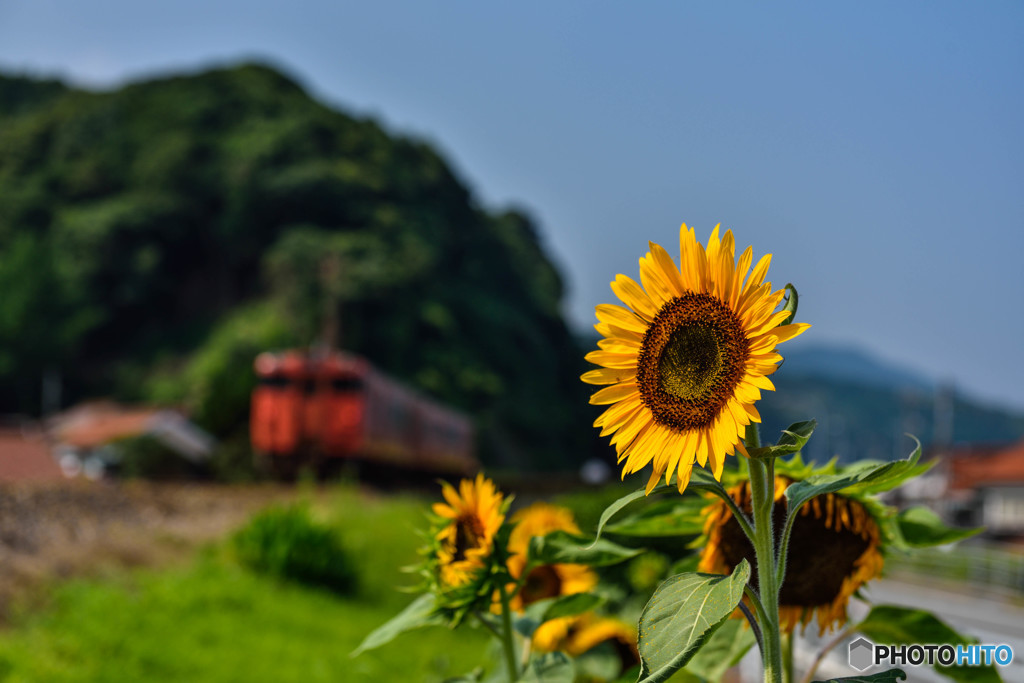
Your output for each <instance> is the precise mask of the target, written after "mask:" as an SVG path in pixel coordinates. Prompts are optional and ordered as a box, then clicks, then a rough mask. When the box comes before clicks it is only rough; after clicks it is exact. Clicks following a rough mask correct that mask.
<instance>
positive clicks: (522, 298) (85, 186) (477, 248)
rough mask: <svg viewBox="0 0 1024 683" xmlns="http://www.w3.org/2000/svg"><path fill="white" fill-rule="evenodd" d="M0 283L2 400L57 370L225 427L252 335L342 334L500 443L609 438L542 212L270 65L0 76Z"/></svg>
mask: <svg viewBox="0 0 1024 683" xmlns="http://www.w3.org/2000/svg"><path fill="white" fill-rule="evenodd" d="M0 288H2V291H3V292H4V294H3V297H2V298H0V383H2V384H3V385H4V386H14V387H17V389H16V391H13V392H6V391H5V392H3V393H2V395H0V412H9V411H22V412H29V413H37V412H38V411H39V406H40V403H39V400H40V397H39V391H40V389H39V386H40V377H41V376H42V375H43V373H45V372H47V371H48V370H49V371H53V370H58V371H59V372H60V373H61V375H62V377H63V379H64V386H65V402H68V401H71V400H75V399H79V398H82V397H87V396H94V395H115V396H119V397H122V398H127V399H154V398H156V399H163V400H173V401H184V402H186V403H188V404H189V405H190V406H191V407H192V408H193V410H194V411H196V414H197V417H198V418H199V419H200V421H202V422H204V423H205V424H206V425H207V426H208V427H210V428H211V429H213V430H214V431H216V432H218V433H222V434H224V433H227V432H230V431H232V430H236V431H237V430H238V429H239V425H244V420H245V409H246V405H247V403H246V395H247V390H246V389H245V387H247V386H250V384H249V383H250V382H251V362H252V355H253V354H254V353H255V352H258V351H259V350H261V349H262V348H265V347H274V346H277V347H280V346H285V345H299V346H301V345H308V344H313V343H317V342H323V341H327V342H330V341H332V338H333V340H337V341H340V343H341V345H342V346H343V347H344V348H348V349H351V350H354V351H356V352H358V353H362V354H364V355H366V356H367V357H369V358H370V359H371V360H372V361H373V362H375V363H376V364H377V365H378V366H379V367H381V368H382V369H383V370H384V371H386V372H389V373H391V374H393V375H396V376H398V377H400V378H402V379H404V380H406V381H408V382H410V383H411V384H414V385H416V386H418V387H419V388H421V389H423V390H425V391H427V392H429V393H430V394H432V395H434V396H436V397H438V398H440V399H442V400H444V401H446V402H449V403H452V404H454V405H456V406H460V407H462V408H463V409H466V410H468V411H471V412H472V413H473V414H474V416H475V417H476V418H477V420H478V423H479V424H480V426H481V428H482V439H481V443H482V447H483V450H484V452H485V455H487V456H489V457H492V458H498V459H499V460H505V461H507V462H509V463H510V464H511V463H513V462H533V463H542V462H543V463H548V464H554V465H568V464H570V463H573V462H578V461H579V459H580V458H581V457H584V455H585V453H584V452H585V451H586V450H587V449H588V448H589V447H590V445H591V444H592V440H591V439H592V434H591V433H590V430H589V421H590V419H589V418H590V415H591V413H590V412H588V408H587V406H586V399H585V397H586V391H585V389H584V387H583V386H582V385H581V384H580V383H579V381H578V374H579V372H580V370H581V365H582V360H581V358H580V353H579V351H578V350H577V348H576V346H575V345H574V343H573V341H572V338H571V336H570V334H569V332H568V330H567V328H566V325H565V323H564V321H563V319H562V317H561V312H560V303H561V298H562V283H561V280H560V277H559V274H558V272H557V271H556V269H555V268H554V267H553V265H552V264H551V262H550V261H549V260H548V258H547V257H546V255H545V254H544V252H543V250H542V247H541V245H540V243H539V240H538V237H537V232H536V229H535V227H534V225H533V224H532V222H531V221H530V219H529V218H528V217H527V216H525V215H524V214H522V213H520V212H517V211H509V212H505V213H500V214H494V213H491V212H488V211H486V210H484V209H483V208H481V207H480V206H479V205H478V204H477V203H476V202H475V201H474V199H473V197H472V196H471V194H470V192H469V191H468V190H467V188H466V186H465V185H464V184H463V183H462V182H461V181H460V180H459V179H458V178H457V177H455V175H454V174H453V172H452V170H451V169H450V167H449V166H448V165H447V164H446V163H445V161H444V160H443V159H442V158H441V157H440V156H439V155H438V154H437V152H436V151H435V150H433V149H432V148H431V147H430V146H429V145H427V144H425V143H423V142H420V141H417V140H414V139H410V138H406V137H403V136H399V135H393V134H389V133H388V132H386V131H384V130H383V129H382V128H381V127H380V126H379V125H378V124H377V123H375V122H374V121H372V120H367V119H358V118H354V117H352V116H348V115H346V114H344V113H341V112H339V111H337V110H335V109H332V108H329V107H326V106H324V105H322V104H320V103H318V102H316V101H315V100H313V99H311V98H310V97H309V96H308V95H307V94H306V93H305V92H304V91H303V89H302V88H301V87H300V86H299V85H297V84H296V83H295V82H294V81H292V80H290V79H289V78H288V77H286V76H284V75H282V74H281V73H279V72H277V71H275V70H273V69H271V68H268V67H265V66H260V65H245V66H240V67H237V68H230V69H218V70H212V71H207V72H204V73H200V74H197V75H192V76H183V77H174V78H165V79H160V80H153V81H147V82H141V83H135V84H132V85H129V86H126V87H124V88H122V89H120V90H117V91H114V92H87V91H82V90H77V89H71V88H67V87H65V86H64V85H62V84H60V83H58V82H54V81H36V80H32V79H27V78H19V77H0ZM239 387H242V388H241V389H239ZM211 392H212V393H211Z"/></svg>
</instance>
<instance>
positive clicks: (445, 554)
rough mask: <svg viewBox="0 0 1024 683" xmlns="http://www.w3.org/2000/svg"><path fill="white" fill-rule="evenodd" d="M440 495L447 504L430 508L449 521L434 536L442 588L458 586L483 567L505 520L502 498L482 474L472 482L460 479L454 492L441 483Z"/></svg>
mask: <svg viewBox="0 0 1024 683" xmlns="http://www.w3.org/2000/svg"><path fill="white" fill-rule="evenodd" d="M442 493H443V494H444V498H445V500H446V501H447V504H445V503H434V507H433V509H434V513H435V514H437V515H438V516H440V517H442V518H444V519H447V520H450V521H449V522H448V524H447V525H446V526H444V528H442V529H441V531H440V532H439V533H438V534H437V540H438V541H440V545H439V546H438V549H437V560H438V566H439V568H440V578H441V583H442V584H443V585H445V586H449V587H458V586H462V585H465V584H466V583H468V582H469V581H470V580H471V579H472V577H473V575H474V574H475V573H476V572H477V571H478V570H480V569H482V568H483V567H484V566H485V564H486V559H487V558H488V557H489V556H490V554H491V551H492V546H493V544H494V535H495V534H496V533H497V532H498V529H499V528H500V527H501V523H502V522H503V521H504V520H505V513H504V509H503V499H504V497H503V496H502V494H501V493H500V492H498V490H497V489H496V488H495V486H494V482H492V481H491V480H490V479H485V478H484V475H483V474H478V475H477V477H476V480H475V481H474V480H471V479H463V480H462V483H461V484H460V485H459V490H458V491H456V490H455V487H453V486H452V485H451V484H448V483H447V482H445V483H443V484H442Z"/></svg>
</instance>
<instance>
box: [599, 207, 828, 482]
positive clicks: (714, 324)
mask: <svg viewBox="0 0 1024 683" xmlns="http://www.w3.org/2000/svg"><path fill="white" fill-rule="evenodd" d="M680 241H681V243H682V249H681V254H680V267H679V268H677V267H676V265H675V263H674V262H673V260H672V257H671V256H669V255H668V252H666V251H665V250H664V249H663V248H662V247H660V246H659V245H657V244H654V243H653V242H652V243H650V248H651V251H650V252H649V253H648V254H647V255H646V256H645V257H644V258H642V259H640V282H641V283H643V286H642V287H641V286H640V285H639V284H637V283H636V282H635V281H634V280H632V279H630V278H628V277H626V276H625V275H619V276H617V277H616V278H615V281H614V282H612V283H611V286H612V290H613V291H614V292H615V294H616V295H618V297H619V298H620V299H621V300H622V301H623V302H624V303H625V304H626V306H627V307H622V306H615V305H611V304H601V305H599V306H598V307H597V318H598V320H599V321H600V322H599V323H598V324H597V325H595V326H594V327H595V328H596V329H597V331H598V332H600V333H601V334H602V335H603V336H604V339H602V340H601V341H599V342H598V346H599V347H600V350H599V351H592V352H591V353H589V354H587V360H589V361H590V362H591V363H594V364H596V365H600V366H602V367H601V368H600V369H597V370H591V371H590V372H587V373H586V374H584V375H583V378H582V379H583V381H584V382H587V383H589V384H597V385H610V386H606V387H605V388H603V389H601V390H600V391H597V392H596V393H595V394H594V395H593V396H591V398H590V402H591V403H593V404H596V405H610V406H611V407H609V408H608V409H607V410H606V411H605V412H604V413H603V414H602V415H601V416H600V417H599V418H598V419H597V420H596V421H595V422H594V426H595V427H601V435H602V436H606V435H608V434H614V436H612V443H613V444H614V445H615V449H616V452H617V453H618V458H619V462H620V463H621V462H623V461H625V463H624V465H623V468H622V476H623V477H625V476H626V475H627V474H631V473H633V472H637V471H639V470H640V469H642V468H643V467H644V466H646V465H647V464H648V463H651V462H653V463H654V472H653V474H652V475H651V478H650V480H649V481H648V483H647V491H648V493H649V492H650V491H651V489H653V488H654V486H655V485H656V484H657V482H658V480H659V479H660V478H661V477H662V476H664V477H665V481H666V483H667V482H669V481H670V480H671V478H672V474H673V472H676V471H677V470H678V476H677V484H678V487H679V491H680V492H682V491H683V490H684V489H685V488H686V485H687V484H688V483H689V481H690V472H691V470H692V468H693V463H694V461H696V462H697V463H698V464H699V465H701V466H702V467H703V466H705V465H707V464H708V463H710V467H711V471H712V472H713V474H714V476H715V478H716V479H720V478H721V473H722V467H723V465H724V462H725V456H726V455H732V454H733V453H735V451H737V450H739V451H740V452H742V453H745V452H746V451H745V450H744V447H743V444H742V442H741V441H740V439H741V438H742V436H743V434H744V430H745V428H746V426H747V425H748V424H750V423H751V422H760V421H761V417H760V415H759V414H758V412H757V409H756V408H755V407H754V403H755V402H756V401H758V400H759V399H760V398H761V390H762V389H765V390H774V389H775V387H774V385H772V382H771V380H769V379H768V375H770V374H772V373H773V372H775V370H776V368H777V365H776V364H777V363H778V362H779V361H780V360H782V356H780V355H779V354H778V353H776V352H775V347H776V345H777V344H780V343H782V342H784V341H787V340H789V339H792V338H793V337H795V336H797V335H798V334H800V333H802V332H803V331H804V330H806V329H807V328H808V327H810V325H807V324H804V323H797V324H790V325H782V324H781V323H782V322H783V321H784V320H785V319H786V317H787V315H788V313H786V312H784V311H779V312H776V309H777V308H778V306H779V304H780V303H781V302H782V299H783V297H784V295H785V290H778V291H776V292H772V288H771V283H770V282H763V280H764V277H765V275H766V273H767V271H768V264H769V262H770V261H771V254H767V255H765V256H764V257H763V258H761V260H760V261H758V262H757V264H756V265H754V267H753V270H751V264H752V263H753V251H752V249H751V248H750V247H747V249H746V251H744V252H743V254H741V255H740V258H739V261H736V260H735V251H736V244H735V240H734V239H733V236H732V232H731V231H728V230H727V231H726V232H725V236H724V237H723V238H721V239H719V236H718V227H717V226H716V227H715V229H714V231H713V232H712V233H711V237H710V239H709V240H708V246H707V249H705V248H704V246H703V245H701V244H700V243H699V242H698V241H697V238H696V236H695V234H694V231H693V229H692V228H690V229H688V228H687V227H686V225H685V224H684V225H683V226H682V230H681V232H680Z"/></svg>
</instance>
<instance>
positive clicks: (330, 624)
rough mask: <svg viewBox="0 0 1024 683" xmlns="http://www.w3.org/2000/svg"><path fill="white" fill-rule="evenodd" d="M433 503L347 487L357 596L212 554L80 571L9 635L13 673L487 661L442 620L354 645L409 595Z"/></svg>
mask: <svg viewBox="0 0 1024 683" xmlns="http://www.w3.org/2000/svg"><path fill="white" fill-rule="evenodd" d="M425 509H426V506H425V505H424V504H423V503H421V502H417V501H414V500H410V499H398V500H386V501H385V500H365V499H363V498H360V497H358V496H356V495H355V494H354V493H351V492H344V493H342V494H341V495H340V496H338V498H337V502H336V504H335V506H334V510H332V511H330V516H331V517H333V518H334V519H336V520H337V521H338V523H339V524H340V525H341V527H342V529H343V534H344V538H345V540H346V542H347V545H348V547H350V548H351V549H352V551H353V552H354V553H357V557H359V558H360V560H359V567H360V579H361V586H360V591H359V593H358V595H356V596H354V597H351V598H339V597H336V596H333V595H330V594H328V593H323V592H320V591H315V590H309V589H306V588H302V587H298V586H291V585H284V584H281V583H279V582H275V581H273V580H270V579H266V578H263V577H259V576H255V575H253V574H251V573H250V572H247V571H245V570H243V569H241V568H239V567H238V566H237V565H236V564H235V563H233V562H232V561H231V560H230V558H228V557H227V556H226V553H224V552H222V551H221V550H219V549H214V550H212V551H210V552H206V553H204V554H203V555H202V556H201V557H200V558H198V559H197V561H196V562H195V563H194V564H193V565H192V566H191V567H189V568H186V569H177V570H170V571H162V572H160V571H146V572H135V573H132V574H126V575H124V576H121V577H119V578H117V579H114V580H106V581H96V580H91V581H73V582H69V583H66V584H63V585H61V586H59V587H58V588H56V590H55V591H54V593H53V596H52V601H51V603H50V605H49V606H48V607H47V608H45V609H44V610H43V611H42V612H36V613H32V614H28V615H25V616H23V617H21V618H19V619H17V620H16V623H15V626H14V627H13V628H12V629H11V630H10V631H8V632H6V633H3V634H0V681H4V682H5V683H7V682H15V681H111V682H113V681H131V680H135V681H142V680H145V681H161V680H165V681H185V680H188V681H238V680H246V681H267V682H270V681H273V682H275V683H277V682H280V681H338V680H343V681H411V680H415V681H419V680H443V679H444V678H447V677H451V676H454V675H458V674H461V673H465V672H467V671H469V670H470V669H472V668H473V667H474V666H477V665H479V664H483V663H485V661H484V657H483V655H482V654H481V653H482V652H483V651H484V650H485V648H486V642H487V641H486V638H485V636H484V634H482V633H480V632H477V631H474V630H471V629H462V630H460V631H459V632H458V633H457V634H456V633H454V632H450V631H447V630H445V629H440V628H432V629H425V630H422V631H418V632H414V633H411V634H407V635H405V636H404V637H401V638H399V639H398V640H397V641H395V642H393V643H391V644H389V645H387V646H385V647H383V648H380V649H379V650H376V651H373V652H370V653H367V654H364V655H362V656H361V657H359V658H356V659H351V658H349V652H351V651H352V650H353V649H354V648H355V647H356V646H357V645H358V644H359V642H360V641H361V640H362V638H363V636H364V635H365V634H366V633H367V632H369V631H370V630H372V629H373V628H375V627H376V626H378V625H380V624H381V623H383V622H384V621H386V620H387V619H388V618H389V617H390V616H392V615H393V614H395V613H396V612H397V611H398V610H400V609H401V608H402V607H403V606H404V604H405V603H406V602H408V601H409V599H410V597H411V596H409V595H406V594H404V593H399V592H397V591H396V590H395V587H396V586H400V585H403V584H408V583H409V581H410V577H408V576H406V575H403V574H401V573H400V572H399V570H398V567H401V566H403V565H407V564H409V563H411V562H413V561H414V560H415V548H416V546H417V542H418V539H417V536H416V533H415V529H416V528H417V527H420V526H422V521H423V511H424V510H425Z"/></svg>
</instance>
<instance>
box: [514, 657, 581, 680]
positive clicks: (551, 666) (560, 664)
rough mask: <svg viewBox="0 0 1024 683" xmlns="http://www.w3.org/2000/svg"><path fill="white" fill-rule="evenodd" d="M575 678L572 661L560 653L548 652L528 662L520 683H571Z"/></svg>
mask: <svg viewBox="0 0 1024 683" xmlns="http://www.w3.org/2000/svg"><path fill="white" fill-rule="evenodd" d="M575 676H576V671H575V668H574V667H573V665H572V660H571V659H569V658H568V657H567V656H565V654H563V653H561V652H549V653H547V654H544V655H541V656H539V657H534V658H533V659H531V660H530V664H529V665H528V666H527V667H526V671H524V672H523V675H522V677H521V678H520V679H519V680H520V681H521V682H522V683H572V681H573V678H575Z"/></svg>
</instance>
